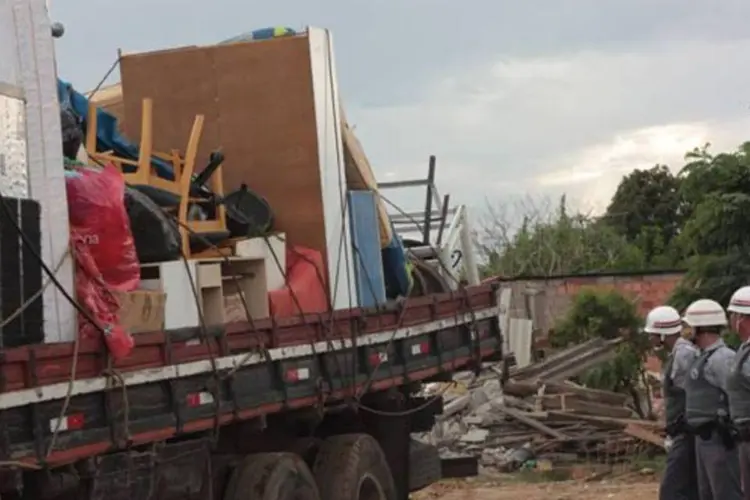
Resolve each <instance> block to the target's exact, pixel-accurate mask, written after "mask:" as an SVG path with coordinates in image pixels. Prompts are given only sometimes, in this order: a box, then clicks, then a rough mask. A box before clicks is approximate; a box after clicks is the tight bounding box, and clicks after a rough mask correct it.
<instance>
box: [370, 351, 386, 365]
mask: <svg viewBox="0 0 750 500" xmlns="http://www.w3.org/2000/svg"><path fill="white" fill-rule="evenodd" d="M387 362H388V353H387V352H373V353H372V354H370V365H371V366H378V365H381V364H383V363H387Z"/></svg>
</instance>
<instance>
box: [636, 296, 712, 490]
mask: <svg viewBox="0 0 750 500" xmlns="http://www.w3.org/2000/svg"><path fill="white" fill-rule="evenodd" d="M643 330H644V331H645V332H646V333H648V334H649V335H650V336H651V341H652V344H654V346H656V347H661V348H662V349H666V350H667V352H668V353H669V357H668V358H667V362H666V363H665V364H664V371H663V373H662V388H663V395H664V399H665V404H666V421H667V422H666V423H667V439H668V443H669V444H668V445H667V450H668V451H667V466H666V468H665V470H664V475H663V476H662V480H661V485H660V486H659V500H698V481H697V477H696V468H695V441H694V440H693V438H692V436H690V435H689V434H688V432H687V431H688V428H687V422H686V421H685V380H686V379H687V376H688V372H689V371H690V366H691V365H692V363H693V361H695V359H696V358H697V357H698V354H699V353H698V349H697V348H696V347H695V345H693V343H692V342H690V341H688V340H685V339H684V338H682V336H681V335H680V333H682V319H681V318H680V313H678V312H677V310H676V309H674V308H673V307H669V306H659V307H656V308H654V309H652V310H651V312H649V313H648V315H647V316H646V326H645V327H644V328H643Z"/></svg>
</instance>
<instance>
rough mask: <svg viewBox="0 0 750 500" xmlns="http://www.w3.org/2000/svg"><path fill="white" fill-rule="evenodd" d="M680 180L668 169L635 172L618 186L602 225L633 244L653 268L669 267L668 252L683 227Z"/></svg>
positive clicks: (656, 167)
mask: <svg viewBox="0 0 750 500" xmlns="http://www.w3.org/2000/svg"><path fill="white" fill-rule="evenodd" d="M680 182H681V179H680V178H679V177H677V176H674V175H672V172H671V171H670V170H669V168H668V167H666V166H664V165H656V166H655V167H653V168H651V169H649V170H634V171H633V172H631V173H630V174H628V175H626V176H625V177H623V178H622V180H621V181H620V184H619V185H618V186H617V190H616V191H615V194H614V196H613V197H612V201H611V202H610V204H609V206H608V207H607V211H606V212H605V214H604V217H603V219H602V220H603V222H604V223H606V224H607V225H609V226H611V227H612V228H614V229H615V230H616V231H617V233H619V234H621V235H623V236H624V237H625V239H626V240H627V241H628V242H630V243H634V244H635V245H636V246H638V248H640V249H641V251H642V252H643V254H644V257H645V259H646V261H647V262H649V263H650V264H651V265H652V266H661V267H663V266H668V265H671V264H672V263H671V262H670V260H671V258H667V255H666V254H667V249H668V248H669V245H670V243H671V242H672V240H673V238H675V236H677V234H678V233H679V231H680V228H681V226H682V221H683V211H684V200H683V199H682V193H681V192H680Z"/></svg>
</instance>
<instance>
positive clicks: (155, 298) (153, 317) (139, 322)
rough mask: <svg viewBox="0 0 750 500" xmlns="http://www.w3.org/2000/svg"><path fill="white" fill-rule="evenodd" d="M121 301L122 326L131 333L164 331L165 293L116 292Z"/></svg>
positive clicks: (144, 291)
mask: <svg viewBox="0 0 750 500" xmlns="http://www.w3.org/2000/svg"><path fill="white" fill-rule="evenodd" d="M115 296H116V297H117V300H119V301H120V324H122V326H124V327H125V329H127V331H128V332H130V333H145V332H156V331H160V330H163V329H164V303H165V301H166V295H165V294H164V293H163V292H154V291H150V290H135V291H133V292H116V293H115Z"/></svg>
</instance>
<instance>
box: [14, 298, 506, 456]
mask: <svg viewBox="0 0 750 500" xmlns="http://www.w3.org/2000/svg"><path fill="white" fill-rule="evenodd" d="M498 314H499V310H498V303H497V291H496V287H494V286H492V285H481V286H476V287H469V288H467V289H466V290H464V291H459V292H455V293H450V294H440V295H431V296H427V297H422V298H413V299H409V300H408V301H405V302H404V303H402V304H400V305H394V306H393V307H389V308H387V309H384V310H379V311H373V310H362V309H352V310H347V311H338V312H336V313H334V314H333V315H332V316H331V315H323V316H319V315H316V316H306V317H301V318H297V319H289V320H284V321H273V320H272V319H268V320H263V321H255V322H254V324H250V323H237V324H231V325H225V326H224V327H212V328H207V329H206V330H204V329H202V328H194V329H186V330H179V331H169V332H155V333H150V334H139V335H137V336H136V347H135V349H134V351H133V353H132V354H131V355H130V356H129V357H128V358H127V359H125V360H122V361H119V362H112V361H111V359H110V358H109V357H108V356H107V354H106V350H105V349H104V347H103V344H102V343H101V342H98V341H81V342H79V343H78V345H76V344H57V345H54V344H53V345H36V346H27V347H21V348H16V349H9V350H5V351H1V352H0V460H6V461H8V460H12V461H17V462H24V463H28V464H29V465H50V466H55V465H61V464H65V463H71V462H75V461H77V460H80V459H83V458H87V457H92V456H95V455H98V454H101V453H106V452H108V451H114V450H118V449H124V448H127V447H130V446H137V445H145V444H148V443H154V442H158V441H163V440H166V439H170V438H174V437H177V436H180V435H184V434H190V433H195V432H199V431H205V430H209V429H211V428H213V427H215V426H221V425H226V424H229V423H232V422H236V421H241V420H248V419H252V418H255V417H259V416H262V415H269V414H273V413H277V412H281V411H286V410H290V409H296V408H307V407H318V408H320V409H321V410H325V408H326V407H328V406H329V405H330V404H331V403H336V402H339V403H340V402H342V401H344V400H347V399H351V397H352V396H357V395H361V394H362V393H364V392H369V391H381V390H384V389H387V388H390V387H394V386H400V385H404V384H407V383H411V382H415V381H421V380H425V379H428V378H432V377H435V376H436V375H438V374H440V373H444V372H452V371H455V370H457V369H461V368H465V367H467V366H469V365H471V364H472V363H476V362H477V361H479V360H480V359H481V358H485V357H490V356H495V355H497V354H498V353H499V351H500V349H501V346H502V341H501V332H500V328H499V321H498ZM74 366H75V372H76V373H75V377H71V372H72V369H73V367H74ZM66 403H67V404H66ZM64 407H65V408H66V410H65V412H64V417H63V418H62V419H60V416H61V410H62V409H63V408H64ZM53 435H54V439H53ZM53 440H54V447H52V449H50V444H51V442H52V441H53Z"/></svg>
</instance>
